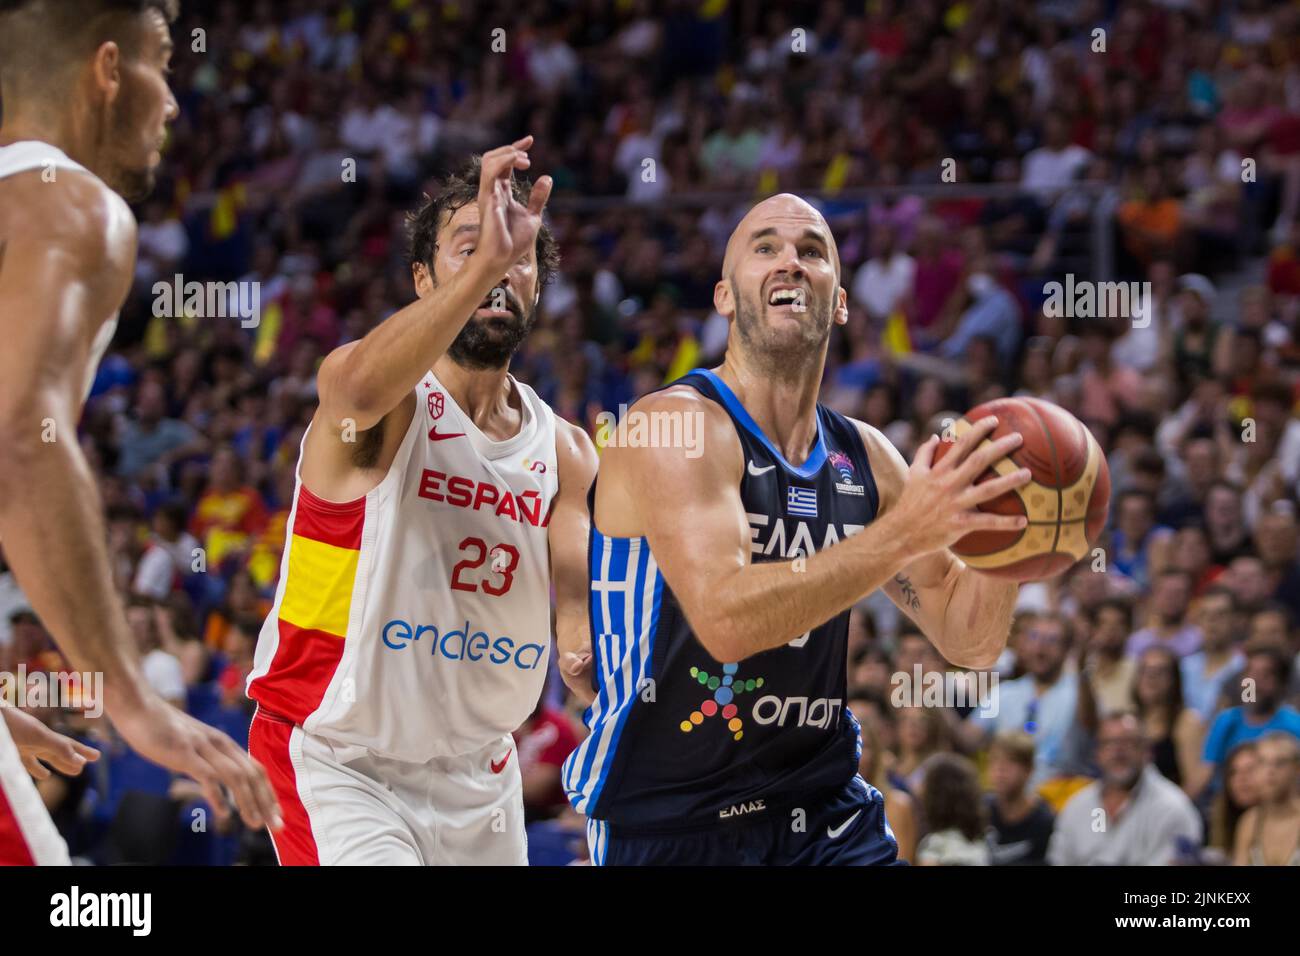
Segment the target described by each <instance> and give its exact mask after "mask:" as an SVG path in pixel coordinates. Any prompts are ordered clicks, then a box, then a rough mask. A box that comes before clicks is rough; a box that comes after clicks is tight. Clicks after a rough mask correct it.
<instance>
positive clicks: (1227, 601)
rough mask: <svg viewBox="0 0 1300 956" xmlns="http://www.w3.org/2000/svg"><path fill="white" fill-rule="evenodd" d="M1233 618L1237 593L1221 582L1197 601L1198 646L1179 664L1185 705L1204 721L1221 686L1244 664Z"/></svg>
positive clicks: (1220, 691)
mask: <svg viewBox="0 0 1300 956" xmlns="http://www.w3.org/2000/svg"><path fill="white" fill-rule="evenodd" d="M1236 617H1237V599H1236V596H1235V595H1234V594H1233V593H1232V591H1231V590H1230V589H1228V588H1227V587H1224V586H1222V585H1217V586H1214V587H1211V588H1210V589H1209V590H1208V591H1206V592H1205V594H1203V595H1202V596H1201V597H1200V598H1199V599H1198V600H1197V602H1196V618H1197V620H1198V622H1199V625H1200V629H1201V648H1200V650H1198V651H1196V652H1195V653H1193V654H1188V655H1187V656H1186V657H1184V658H1183V659H1182V661H1181V662H1180V667H1181V671H1182V674H1181V676H1182V685H1183V696H1184V699H1185V700H1186V702H1187V706H1188V707H1190V708H1191V709H1192V710H1193V711H1195V712H1196V714H1197V716H1198V717H1199V718H1200V719H1201V721H1203V722H1206V723H1208V722H1209V720H1210V719H1211V718H1212V717H1213V716H1214V712H1215V710H1216V709H1217V708H1218V705H1219V698H1220V697H1221V696H1222V694H1223V688H1224V685H1225V684H1226V683H1227V681H1228V680H1229V679H1230V678H1231V676H1232V675H1234V674H1236V673H1237V672H1238V671H1240V670H1241V667H1242V665H1243V664H1244V663H1245V661H1244V660H1243V659H1242V657H1241V654H1240V652H1239V651H1238V649H1237V647H1236V645H1237V643H1238V634H1237V633H1236V632H1235V631H1234V625H1235V623H1236Z"/></svg>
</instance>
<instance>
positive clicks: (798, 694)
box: [562, 194, 1030, 865]
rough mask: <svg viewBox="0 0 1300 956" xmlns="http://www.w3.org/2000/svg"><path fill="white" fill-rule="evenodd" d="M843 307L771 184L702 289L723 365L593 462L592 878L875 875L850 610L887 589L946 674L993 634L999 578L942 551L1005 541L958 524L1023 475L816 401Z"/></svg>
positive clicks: (968, 522)
mask: <svg viewBox="0 0 1300 956" xmlns="http://www.w3.org/2000/svg"><path fill="white" fill-rule="evenodd" d="M845 302H846V296H845V291H844V289H843V287H842V286H841V283H840V263H839V255H838V251H837V249H836V246H835V241H834V238H833V237H832V235H831V232H830V229H829V228H828V227H827V225H826V222H825V220H824V219H823V218H822V217H821V215H820V214H819V213H818V212H817V211H816V210H815V209H813V208H812V207H811V206H810V205H808V203H806V202H804V201H803V200H802V199H799V198H798V197H796V196H792V195H788V194H787V195H779V196H775V197H773V198H771V199H768V200H766V201H764V202H762V203H760V204H758V205H757V206H755V207H754V208H753V209H752V210H751V211H750V212H749V213H748V215H746V216H745V218H744V219H743V220H742V221H741V223H740V225H739V226H737V228H736V231H735V232H734V233H733V234H732V236H731V239H730V241H729V242H728V245H727V250H726V255H725V259H724V262H723V277H722V280H721V281H720V282H718V284H717V286H716V288H715V289H714V305H715V307H716V308H717V310H718V311H719V312H720V313H721V314H722V315H724V316H726V317H727V318H728V319H729V320H730V323H731V327H730V333H729V337H728V342H727V351H726V355H725V357H724V359H723V362H722V365H721V366H719V367H718V368H716V369H712V370H704V369H696V370H695V371H693V372H691V373H690V374H688V375H686V376H684V377H683V378H681V379H679V380H678V381H677V382H676V383H674V384H673V385H672V386H670V387H667V388H665V389H662V390H660V391H658V392H654V393H652V394H650V395H647V396H646V397H644V398H642V399H641V400H640V401H639V402H637V403H636V404H635V405H634V406H633V407H632V408H631V410H630V411H629V413H628V415H627V416H626V417H625V419H624V421H623V422H622V423H621V424H620V427H619V429H618V430H617V431H616V432H615V434H614V436H613V440H612V441H611V442H610V447H608V448H607V449H606V450H605V452H604V455H603V457H602V460H601V465H600V473H599V475H598V478H597V482H596V486H595V488H594V489H593V490H592V493H591V503H592V509H593V511H592V515H593V522H592V529H591V547H590V556H589V560H590V571H591V589H590V605H591V620H592V628H591V634H592V646H591V649H590V653H591V671H592V684H593V687H592V689H593V692H594V700H593V701H592V704H591V706H590V708H589V709H588V710H587V713H586V715H585V721H586V723H587V726H588V727H589V729H590V731H591V732H590V735H589V736H588V737H587V739H586V740H585V741H584V742H583V744H582V745H581V746H580V747H579V748H578V749H577V750H576V751H574V753H573V754H572V755H571V756H570V757H569V759H568V760H567V761H566V763H565V765H564V775H563V779H564V784H565V789H566V791H567V793H568V795H569V798H570V801H571V802H572V803H573V805H574V806H575V807H576V808H577V809H578V810H579V811H581V812H583V813H585V814H586V815H587V816H588V818H589V823H588V829H587V833H588V841H589V843H590V845H591V851H592V859H593V861H594V862H595V863H597V864H604V865H620V864H622V865H626V864H633V865H635V864H852V865H865V864H887V863H892V862H895V861H896V857H897V842H896V841H895V840H894V838H893V834H892V833H891V831H890V829H889V825H888V823H887V822H886V821H885V815H884V809H883V800H882V797H881V795H880V793H879V791H877V790H876V789H875V788H873V787H871V786H870V785H869V784H868V783H866V782H865V781H863V780H862V779H861V778H860V777H858V776H857V766H858V751H859V740H858V725H857V721H856V720H855V719H854V717H853V715H852V714H851V713H849V711H848V710H847V709H845V707H844V701H845V698H846V696H847V694H846V686H845V685H846V674H845V671H846V633H847V629H848V616H849V608H850V607H852V605H853V604H854V603H856V602H857V601H859V600H861V599H862V598H863V597H865V596H866V595H868V594H869V593H871V592H872V591H874V590H876V589H877V588H884V589H885V592H886V593H887V594H888V595H889V596H890V598H891V599H892V600H893V601H894V602H895V603H896V604H897V605H898V606H899V607H900V608H901V609H902V611H903V612H904V613H905V614H907V615H908V616H909V617H910V618H912V619H913V620H914V621H915V622H916V623H917V624H918V625H919V626H920V627H921V629H922V630H923V631H924V632H925V633H926V635H927V636H928V637H929V638H930V640H932V641H933V642H934V644H935V645H936V646H937V647H938V649H939V650H940V652H942V653H943V655H944V657H946V658H947V659H948V660H949V661H951V662H952V663H954V664H956V665H959V666H962V667H972V668H979V667H988V666H990V665H992V664H993V662H994V661H995V660H996V658H997V657H998V654H999V652H1000V651H1001V650H1002V648H1003V645H1004V644H1005V642H1006V638H1007V634H1008V632H1009V630H1010V624H1011V613H1012V609H1013V607H1014V605H1015V600H1016V594H1017V587H1016V585H1015V584H1011V583H1008V582H1005V581H1002V580H999V579H996V578H992V577H988V576H983V575H980V574H978V573H976V572H974V571H972V570H971V569H969V568H967V567H966V566H965V565H963V564H962V563H961V561H959V560H958V559H957V558H956V557H954V556H953V555H952V553H951V552H950V551H948V546H949V545H951V544H952V543H954V542H955V541H957V539H959V538H961V537H962V536H963V535H965V534H967V533H969V532H972V531H978V530H1015V529H1018V528H1021V527H1023V525H1024V521H1025V519H1024V518H1023V517H1022V516H1017V517H1004V516H997V515H991V514H983V513H980V512H978V511H976V510H975V508H976V505H978V504H980V503H981V502H984V501H988V500H990V499H992V498H995V497H996V496H998V495H1000V494H1002V493H1003V492H1006V491H1008V490H1010V489H1012V488H1015V487H1019V486H1021V485H1023V484H1025V483H1026V482H1027V481H1028V480H1029V477H1030V476H1029V472H1028V471H1027V470H1023V469H1022V470H1020V471H1016V472H1013V473H1011V474H1008V475H1006V476H1003V477H999V478H995V479H993V480H990V481H987V482H984V483H982V484H980V485H978V486H976V485H975V481H976V479H977V478H978V477H979V476H980V475H981V474H982V473H983V472H984V471H985V469H986V468H988V466H989V465H990V464H991V463H993V462H994V461H996V460H997V459H999V458H1001V457H1002V456H1004V455H1005V454H1007V453H1008V452H1009V451H1011V450H1012V449H1013V448H1015V447H1016V446H1017V445H1018V444H1019V443H1020V440H1021V439H1020V435H1019V434H1012V435H1008V436H1006V437H1005V438H1002V439H1000V440H998V441H986V440H985V439H986V436H987V435H989V433H990V432H991V431H992V430H993V428H994V427H995V422H994V421H993V420H992V419H987V420H984V421H981V422H979V423H978V424H977V425H976V427H975V428H973V429H972V430H971V431H970V432H968V433H967V434H966V435H964V436H962V437H961V438H959V439H957V441H956V443H955V446H954V447H953V449H952V450H951V451H950V453H949V454H947V455H946V456H944V457H943V459H942V460H941V461H940V462H939V463H938V464H935V463H934V453H935V449H936V447H937V441H938V438H937V437H932V438H931V439H930V440H928V441H927V442H926V443H924V444H923V445H922V446H921V448H920V449H919V450H918V451H917V454H916V457H915V460H914V461H913V463H912V465H911V467H910V468H909V467H908V466H907V465H906V463H905V462H904V460H903V458H902V456H901V455H900V454H899V453H898V451H897V450H896V449H895V448H894V447H893V446H892V445H891V444H890V443H889V442H888V441H887V440H886V439H885V438H884V437H883V436H882V435H881V434H880V433H879V432H878V431H876V430H875V429H873V428H871V427H870V426H868V425H866V424H864V423H862V422H856V421H853V420H851V419H848V418H845V417H844V416H842V415H839V414H837V413H835V412H832V411H831V410H830V409H828V408H825V407H823V406H821V405H819V404H818V403H817V393H818V389H819V387H820V385H821V379H822V372H823V370H824V367H825V361H826V349H827V343H828V341H829V338H830V332H831V325H832V323H839V324H844V323H845V322H846V321H847V320H848V313H847V308H846V304H845ZM687 419H693V420H694V421H695V422H698V423H700V425H701V427H700V429H698V433H697V434H698V438H699V442H698V443H692V444H691V446H690V447H685V448H665V447H662V443H661V442H660V443H651V442H646V441H638V440H637V438H636V435H637V434H638V431H637V430H638V428H639V429H640V432H639V433H640V434H641V435H643V436H644V435H645V434H658V435H664V434H669V431H667V430H665V429H661V428H659V429H657V428H656V426H657V424H658V423H664V422H668V423H673V422H684V421H686V420H687ZM647 426H648V427H647ZM681 433H682V434H689V433H688V432H686V431H685V430H684V429H682V430H681ZM652 444H658V445H659V447H646V446H647V445H652ZM562 650H564V651H567V652H569V653H570V654H573V655H576V656H580V655H582V654H583V653H584V652H585V649H583V648H562Z"/></svg>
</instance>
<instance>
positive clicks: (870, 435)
mask: <svg viewBox="0 0 1300 956" xmlns="http://www.w3.org/2000/svg"><path fill="white" fill-rule="evenodd" d="M845 417H846V418H847V416H845ZM848 422H849V423H850V424H851V425H852V426H853V427H854V428H855V429H856V430H857V432H858V436H859V437H860V438H861V439H862V447H863V449H864V450H865V451H866V453H867V464H868V465H869V466H870V467H871V476H872V479H873V480H874V481H875V483H876V490H877V493H878V494H879V495H880V506H881V507H882V508H888V507H889V505H890V504H891V503H892V502H893V500H894V499H895V497H896V496H897V495H898V493H899V491H900V490H901V488H902V485H903V481H904V480H905V478H906V476H907V460H906V459H905V458H904V457H903V454H902V452H900V451H899V450H898V449H897V448H896V447H895V446H894V443H893V442H892V441H890V440H889V438H888V436H886V435H885V433H884V432H882V431H881V430H880V429H879V428H876V427H875V426H874V425H868V424H867V423H866V422H864V421H859V420H858V419H856V418H848Z"/></svg>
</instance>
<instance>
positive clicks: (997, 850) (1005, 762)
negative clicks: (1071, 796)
mask: <svg viewBox="0 0 1300 956" xmlns="http://www.w3.org/2000/svg"><path fill="white" fill-rule="evenodd" d="M1033 770H1034V740H1033V738H1032V737H1030V736H1029V735H1028V734H1026V733H1024V732H1023V731H1016V730H1008V731H1003V732H1001V733H999V734H997V735H996V736H994V738H993V741H992V742H991V743H990V744H989V771H988V772H989V789H990V793H989V794H988V795H987V801H986V802H987V806H988V815H989V826H990V833H989V843H990V847H989V849H990V853H991V859H992V863H993V865H994V866H1034V865H1043V864H1046V863H1047V847H1048V843H1049V842H1050V841H1051V838H1052V825H1053V822H1054V817H1053V815H1052V808H1051V807H1049V806H1048V805H1047V804H1046V803H1045V802H1044V801H1043V800H1042V799H1041V798H1040V797H1038V796H1037V795H1036V794H1034V793H1033V792H1032V791H1031V790H1029V786H1028V785H1029V776H1030V774H1032V773H1033Z"/></svg>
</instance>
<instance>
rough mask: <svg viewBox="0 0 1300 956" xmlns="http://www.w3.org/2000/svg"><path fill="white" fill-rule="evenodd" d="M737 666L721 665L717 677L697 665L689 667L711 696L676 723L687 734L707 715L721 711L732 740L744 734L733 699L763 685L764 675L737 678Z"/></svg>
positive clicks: (742, 724)
mask: <svg viewBox="0 0 1300 956" xmlns="http://www.w3.org/2000/svg"><path fill="white" fill-rule="evenodd" d="M739 669H740V665H739V664H723V665H722V676H721V677H718V676H716V675H713V676H710V675H709V674H706V673H705V672H704V671H702V670H700V669H699V668H698V667H692V668H691V676H692V677H694V678H695V679H696V680H697V681H699V682H700V683H701V684H703V685H704V686H705V687H707V688H708V689H709V690H710V691H712V692H713V696H712V697H710V698H708V699H707V700H705V701H704V702H703V703H701V704H700V706H699V708H698V709H696V710H693V711H691V716H690V717H688V718H687V719H686V720H683V721H682V722H681V724H680V725H679V726H680V727H681V729H682V733H684V734H689V733H690V732H691V731H692V730H694V729H695V728H696V727H698V726H699V725H700V724H702V723H704V719H705V718H706V717H712V716H713V715H714V714H721V715H722V719H723V720H725V721H726V722H727V730H729V731H731V735H732V737H733V738H734V739H736V740H739V739H740V738H741V737H743V736H745V730H744V726H745V725H744V721H742V720H741V719H740V712H739V711H740V709H739V708H738V707H737V706H736V704H735V698H736V696H737V695H738V694H744V693H746V692H748V691H752V690H757V689H758V688H760V687H762V686H763V678H761V677H759V678H757V679H755V678H752V677H751V678H747V679H744V680H742V679H740V678H737V677H736V671H737V670H739Z"/></svg>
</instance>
